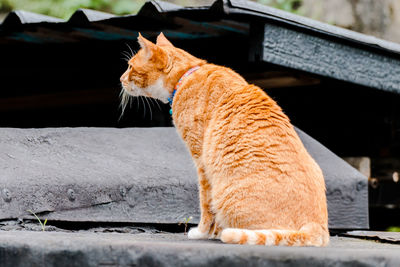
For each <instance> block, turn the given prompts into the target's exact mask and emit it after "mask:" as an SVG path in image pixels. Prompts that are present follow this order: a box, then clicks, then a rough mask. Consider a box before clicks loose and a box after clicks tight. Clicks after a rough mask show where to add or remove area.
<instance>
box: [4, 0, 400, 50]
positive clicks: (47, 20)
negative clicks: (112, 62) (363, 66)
mask: <svg viewBox="0 0 400 267" xmlns="http://www.w3.org/2000/svg"><path fill="white" fill-rule="evenodd" d="M157 15H170V16H171V15H172V16H180V17H185V18H191V19H196V18H197V19H200V18H201V20H204V21H207V20H209V19H213V18H214V19H215V18H216V17H218V18H220V19H223V18H234V19H235V20H237V21H242V22H248V21H249V19H250V20H257V19H261V20H268V21H274V22H279V23H284V24H289V25H291V26H294V27H297V28H299V29H302V30H308V31H311V32H315V33H318V34H323V35H328V36H332V37H335V38H340V39H345V40H347V41H351V42H353V43H355V44H362V45H367V46H370V47H375V48H378V49H381V50H385V51H388V52H393V53H399V54H400V45H399V44H396V43H392V42H388V41H385V40H382V39H379V38H376V37H373V36H369V35H365V34H361V33H357V32H354V31H350V30H347V29H343V28H339V27H335V26H332V25H329V24H326V23H322V22H318V21H315V20H312V19H309V18H305V17H302V16H298V15H295V14H292V13H288V12H285V11H282V10H278V9H275V8H272V7H268V6H265V5H261V4H258V3H255V2H251V1H246V0H217V1H215V2H214V3H213V4H212V5H211V6H203V7H181V6H178V5H175V4H171V3H167V2H163V1H150V2H147V3H146V4H145V5H144V6H143V7H142V8H141V10H140V11H139V12H138V14H137V15H128V16H115V15H112V14H109V13H104V12H99V11H94V10H89V9H79V10H77V11H76V12H75V13H74V14H73V15H72V16H71V18H70V19H69V20H68V21H64V20H61V19H58V18H54V17H49V16H44V15H39V14H35V13H31V12H27V11H21V10H18V11H13V12H11V13H9V14H8V16H7V17H6V18H5V20H4V21H3V23H2V24H1V25H0V31H4V30H6V29H7V30H10V29H11V30H12V29H13V28H15V27H18V26H21V25H30V26H32V25H33V26H45V24H47V26H48V27H54V25H53V24H73V25H85V24H87V23H102V24H107V25H115V26H118V27H123V28H137V26H138V25H137V24H131V23H127V22H132V21H135V20H137V19H136V17H137V16H139V17H153V18H154V19H162V18H160V17H158V18H157Z"/></svg>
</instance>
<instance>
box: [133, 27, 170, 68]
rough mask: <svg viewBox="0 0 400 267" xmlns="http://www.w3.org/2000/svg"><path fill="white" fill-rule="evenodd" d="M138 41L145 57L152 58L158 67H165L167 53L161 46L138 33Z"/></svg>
mask: <svg viewBox="0 0 400 267" xmlns="http://www.w3.org/2000/svg"><path fill="white" fill-rule="evenodd" d="M138 42H139V44H140V47H141V48H142V49H143V50H144V52H145V55H146V57H147V59H152V60H153V61H154V62H156V64H157V65H158V66H159V67H160V68H163V67H165V65H166V64H167V63H168V55H167V53H166V52H165V51H164V49H163V48H162V47H160V46H158V45H155V44H153V43H152V42H150V41H149V40H147V39H146V38H144V37H143V36H142V35H141V34H140V33H139V36H138Z"/></svg>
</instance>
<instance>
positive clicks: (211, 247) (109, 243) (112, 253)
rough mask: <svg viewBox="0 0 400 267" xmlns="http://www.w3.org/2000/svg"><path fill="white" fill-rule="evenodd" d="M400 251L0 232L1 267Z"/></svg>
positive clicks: (370, 262)
mask: <svg viewBox="0 0 400 267" xmlns="http://www.w3.org/2000/svg"><path fill="white" fill-rule="evenodd" d="M399 249H400V246H399V245H391V244H380V243H376V242H371V241H364V240H357V239H351V238H340V237H332V238H331V243H330V245H329V246H328V247H325V248H312V247H303V248H297V247H265V246H249V245H227V244H222V243H221V242H219V241H211V240H204V241H191V240H188V239H187V237H186V236H184V235H183V234H114V233H112V234H111V233H108V234H104V233H102V234H100V233H57V232H25V231H22V232H21V231H8V232H2V231H0V265H1V266H4V267H8V266H10V267H11V266H12V267H17V266H57V267H61V266H79V267H81V266H371V267H372V266H373V267H376V266H388V267H389V266H396V267H397V266H399V265H400V253H399Z"/></svg>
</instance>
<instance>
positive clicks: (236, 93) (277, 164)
mask: <svg viewBox="0 0 400 267" xmlns="http://www.w3.org/2000/svg"><path fill="white" fill-rule="evenodd" d="M210 67H211V68H210V69H212V70H213V71H211V72H210V73H212V74H211V75H215V79H213V81H214V82H215V84H214V85H213V86H210V87H209V88H212V89H211V90H214V91H215V92H212V93H211V94H210V95H213V94H216V95H217V96H216V97H213V98H212V99H213V102H214V103H213V105H210V106H212V107H213V108H212V109H209V112H210V113H211V114H210V115H209V118H210V120H209V123H208V125H207V126H206V129H205V133H206V135H205V142H206V143H205V148H206V149H207V150H208V151H207V152H206V153H207V154H208V155H214V158H213V159H212V161H213V162H218V163H220V166H218V167H217V166H216V167H217V168H220V169H224V168H232V170H235V171H237V168H236V166H239V165H240V166H243V167H247V168H248V169H249V170H254V169H256V170H260V171H262V170H265V169H269V170H268V171H270V170H271V169H272V170H274V172H275V174H276V175H279V176H282V177H287V176H288V175H290V176H291V174H295V173H296V174H297V177H298V176H299V174H300V175H301V174H304V173H307V174H308V175H313V176H320V177H322V173H321V171H320V169H319V167H318V165H317V164H316V163H315V161H314V160H313V159H312V158H311V156H310V155H309V154H308V152H307V151H306V149H305V148H304V145H303V144H302V142H301V140H300V139H299V137H298V135H297V133H296V132H295V130H294V127H293V126H292V125H291V123H290V120H289V118H288V117H287V116H286V115H285V114H284V112H283V111H282V109H281V108H280V107H279V105H278V104H277V103H276V102H275V101H274V100H273V99H272V98H271V97H269V96H268V95H267V94H266V93H265V92H264V91H263V90H262V89H261V88H259V87H258V86H255V85H252V84H248V83H247V82H246V81H245V80H244V79H243V78H242V77H241V76H240V75H239V74H237V73H235V72H234V71H232V70H230V69H228V68H225V67H219V66H215V65H213V66H210ZM221 78H224V79H225V81H221ZM216 87H217V89H216ZM232 166H233V167H232ZM319 179H320V180H321V179H322V178H319Z"/></svg>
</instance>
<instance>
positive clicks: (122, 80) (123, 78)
mask: <svg viewBox="0 0 400 267" xmlns="http://www.w3.org/2000/svg"><path fill="white" fill-rule="evenodd" d="M119 80H120V81H121V83H124V81H125V74H123V75H122V76H121V78H119Z"/></svg>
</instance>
